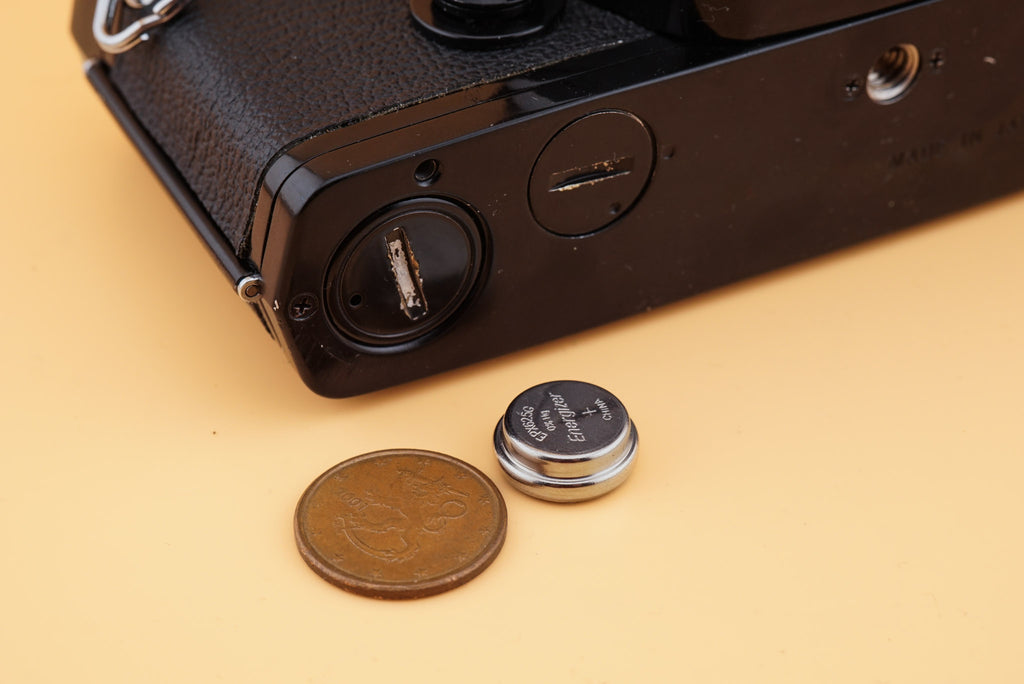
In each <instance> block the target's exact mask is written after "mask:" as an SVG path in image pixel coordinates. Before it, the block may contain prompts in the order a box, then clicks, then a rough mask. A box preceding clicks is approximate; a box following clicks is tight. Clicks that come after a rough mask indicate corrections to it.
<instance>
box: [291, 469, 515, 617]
mask: <svg viewBox="0 0 1024 684" xmlns="http://www.w3.org/2000/svg"><path fill="white" fill-rule="evenodd" d="M507 524H508V513H507V510H506V508H505V500H504V499H503V498H502V496H501V493H500V492H499V491H498V488H497V487H496V486H495V485H494V483H493V482H491V480H490V479H489V478H488V477H487V476H486V475H484V474H483V473H482V472H480V471H479V470H477V469H476V468H474V467H473V466H471V465H469V464H468V463H463V462H462V461H459V460H457V459H455V458H452V457H451V456H446V455H445V454H439V453H436V452H433V451H420V450H416V449H391V450H386V451H375V452H373V453H369V454H363V455H362V456H356V457H355V458H352V459H349V460H348V461H344V462H342V463H339V464H338V465H336V466H334V467H333V468H331V469H330V470H328V471H327V472H325V473H324V474H323V475H321V476H320V477H318V478H317V479H316V480H315V481H314V482H313V483H312V484H311V485H310V486H309V488H307V489H306V491H305V493H303V495H302V498H300V499H299V504H298V506H297V507H296V509H295V541H296V543H297V544H298V547H299V553H300V554H301V555H302V558H303V560H305V561H306V563H307V564H308V565H309V567H310V568H312V569H313V571H314V572H316V573H317V574H318V575H320V576H321V577H323V578H324V579H325V580H327V581H328V582H330V583H331V584H334V585H336V586H338V587H341V588H342V589H345V590H347V591H351V592H354V593H356V594H361V595H363V596H372V597H374V598H385V599H404V598H422V597H424V596H433V595H434V594H439V593H441V592H444V591H448V590H449V589H454V588H455V587H458V586H461V585H462V584H465V583H466V582H468V581H469V580H471V579H473V578H474V577H476V576H477V575H479V574H480V573H481V572H483V571H484V569H486V568H487V566H489V565H490V564H491V562H492V561H493V560H494V558H495V557H496V556H497V555H498V552H499V551H500V550H501V546H502V544H504V542H505V531H506V528H507Z"/></svg>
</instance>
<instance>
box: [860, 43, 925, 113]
mask: <svg viewBox="0 0 1024 684" xmlns="http://www.w3.org/2000/svg"><path fill="white" fill-rule="evenodd" d="M920 70H921V54H920V53H919V52H918V50H917V48H916V47H915V46H913V45H911V44H909V43H902V44H900V45H896V46H893V47H891V48H889V49H888V50H886V51H885V54H883V55H882V56H881V57H879V58H878V61H876V62H875V65H874V66H873V67H871V71H869V72H868V80H867V94H868V97H870V98H871V100H872V101H873V102H876V103H878V104H892V103H894V102H897V101H898V100H900V99H902V98H903V97H904V96H905V95H906V94H907V93H908V92H909V91H910V89H911V87H913V85H914V83H915V82H916V81H917V75H918V72H919V71H920Z"/></svg>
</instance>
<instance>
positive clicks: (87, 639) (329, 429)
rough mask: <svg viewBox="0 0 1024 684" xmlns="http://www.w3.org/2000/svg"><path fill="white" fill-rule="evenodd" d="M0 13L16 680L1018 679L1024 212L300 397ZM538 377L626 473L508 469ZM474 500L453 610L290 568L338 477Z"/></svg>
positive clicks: (64, 42) (179, 235) (0, 530)
mask: <svg viewBox="0 0 1024 684" xmlns="http://www.w3.org/2000/svg"><path fill="white" fill-rule="evenodd" d="M68 14H69V10H68V8H67V7H65V6H64V3H43V2H35V3H33V2H16V3H13V2H8V3H4V6H3V9H2V10H0V17H2V19H3V21H2V22H0V32H2V36H0V38H2V39H0V50H2V54H3V64H4V65H5V66H4V76H3V77H2V78H3V84H4V87H3V92H4V105H3V107H2V108H0V123H2V126H0V131H2V133H0V135H2V136H3V145H2V149H3V151H4V163H3V164H2V166H0V174H2V176H0V188H2V190H0V191H2V193H3V218H2V221H3V236H4V242H3V245H4V246H3V249H2V250H0V291H2V292H3V297H2V298H0V321H2V323H0V325H2V326H3V335H2V341H0V378H2V382H3V391H2V399H0V402H2V404H0V445H2V446H0V454H2V455H0V463H2V477H0V554H2V555H0V615H2V618H0V681H3V682H12V683H14V682H17V683H19V684H21V683H26V682H68V681H75V682H214V681H228V682H276V683H281V682H339V681H448V682H450V681H497V682H524V681H571V682H637V681H690V682H862V683H871V684H876V683H883V682H887V683H888V682H891V683H896V682H922V683H925V682H928V683H935V682H965V683H966V682H971V683H974V682H1020V681H1024V652H1022V641H1024V639H1022V635H1024V627H1022V617H1021V616H1022V609H1024V588H1022V582H1021V577H1022V576H1024V552H1022V549H1021V536H1022V535H1021V529H1022V520H1024V499H1022V497H1021V490H1022V486H1024V461H1022V457H1024V431H1022V420H1021V418H1022V407H1021V387H1022V386H1024V362H1022V353H1021V352H1022V344H1024V287H1022V278H1021V273H1022V263H1024V256H1022V255H1024V227H1022V222H1024V196H1017V197H1015V198H1010V199H1006V200H1003V201H1000V202H997V203H995V204H992V205H989V206H986V207H983V208H979V209H977V210H973V211H970V212H967V213H964V214H961V215H959V216H955V217H951V218H950V219H948V220H944V221H941V222H937V223H933V224H930V225H927V226H922V227H920V228H917V229H914V230H912V231H909V232H905V233H903V234H900V235H898V236H895V237H892V238H888V239H884V240H881V241H878V242H875V243H872V244H870V245H868V246H866V247H862V248H857V249H853V250H849V251H846V252H843V253H841V254H839V255H835V256H832V257H827V258H823V259H819V260H817V261H814V262H812V263H810V264H807V265H804V266H800V267H797V268H791V269H788V270H785V271H783V272H780V273H777V274H774V275H772V276H769V277H764V278H760V279H757V280H754V281H751V282H747V283H743V284H741V285H738V286H734V287H731V288H728V289H726V290H723V291H719V292H716V293H714V294H711V295H707V296H702V297H699V298H697V299H694V300H691V301H688V302H684V303H681V304H678V305H674V306H671V307H668V308H666V309H662V310H659V311H656V312H654V313H651V314H649V315H645V316H642V317H639V318H635V319H633V320H629V321H625V322H622V323H619V324H616V325H612V326H609V327H606V328H603V329H601V330H597V331H593V332H589V333H585V334H581V335H577V336H575V337H572V338H570V339H567V340H564V341H561V342H558V343H555V344H549V345H546V346H543V347H541V348H537V349H533V350H530V351H526V352H522V353H519V354H516V355H513V356H510V357H507V358H503V359H500V360H496V361H493V362H489V363H484V364H480V365H477V366H474V367H472V368H468V369H465V370H462V371H458V372H454V373H449V374H446V375H444V376H441V377H438V378H434V379H430V380H426V381H422V382H417V383H413V384H410V385H407V386H403V387H400V388H397V389H393V390H388V391H384V392H380V393H377V394H374V395H371V396H367V397H363V398H358V399H353V400H345V401H330V400H326V399H321V398H318V397H316V396H314V395H312V394H311V393H310V392H308V391H307V390H306V389H305V388H304V387H303V386H302V384H301V383H300V381H299V380H298V378H297V377H296V376H295V375H294V374H293V372H292V370H291V369H290V367H289V366H288V365H287V363H286V362H285V360H284V357H283V355H282V354H281V353H280V351H279V350H278V349H277V348H276V347H275V345H274V343H273V342H272V341H271V340H270V339H269V338H268V337H266V335H264V334H263V332H262V330H261V329H260V326H259V324H258V322H257V321H256V319H255V318H254V317H252V315H251V314H250V313H249V312H248V311H247V310H246V309H245V307H243V306H242V305H241V304H240V303H239V302H238V301H237V299H236V298H235V296H234V294H233V293H232V292H231V291H230V289H229V288H228V287H227V286H226V283H225V281H224V280H223V278H222V276H221V275H220V274H219V273H218V272H217V270H216V268H215V267H214V265H213V263H212V261H211V260H210V259H209V258H208V257H207V256H206V254H205V252H204V250H203V248H202V247H201V246H200V244H199V242H198V241H197V240H196V238H195V237H193V235H192V234H191V233H190V230H189V229H188V228H187V226H186V224H185V222H184V220H183V219H182V218H181V216H180V215H179V214H178V212H177V210H176V209H175V207H174V206H173V205H172V204H171V202H170V200H169V199H168V198H167V197H166V196H165V194H164V192H163V191H162V190H161V188H160V187H159V186H158V185H157V183H156V181H155V180H154V179H153V177H152V176H151V174H150V173H149V172H148V171H147V169H146V168H145V166H144V165H143V163H142V162H141V161H140V159H139V157H138V156H137V155H136V153H135V152H134V150H133V149H132V148H131V147H130V146H129V144H128V143H127V142H126V140H125V139H124V138H123V137H122V135H121V133H120V131H119V130H118V129H117V127H116V125H115V124H114V122H113V120H112V119H111V118H110V117H109V116H108V114H107V113H106V111H105V110H104V108H103V107H102V106H101V104H100V103H99V101H98V98H96V97H95V96H94V95H93V94H92V92H91V90H90V89H89V88H88V86H87V85H86V83H85V81H84V79H83V78H82V77H81V74H80V72H79V69H78V67H77V63H78V57H77V54H76V52H75V50H74V49H73V47H72V46H71V43H70V39H69V38H68V35H67V30H66V24H67V17H68ZM553 377H575V378H580V379H586V380H590V381H592V382H595V383H598V384H601V385H604V386H606V387H607V388H609V389H611V390H613V391H614V392H616V393H617V394H618V395H619V396H620V397H621V398H622V399H623V400H624V401H625V402H626V403H627V405H628V406H629V407H630V409H631V411H632V413H633V416H634V418H635V420H636V422H637V424H638V426H639V430H640V435H641V449H642V451H641V455H640V460H639V462H638V466H637V470H636V472H635V474H634V476H633V478H632V479H631V480H630V481H629V482H628V483H627V484H626V485H625V486H624V487H623V488H622V489H620V490H618V491H617V492H615V493H614V494H612V495H610V496H609V497H607V498H605V499H602V500H598V501H596V502H593V503H589V504H583V505H578V506H558V505H554V504H548V503H543V502H540V501H535V500H532V499H529V498H527V497H525V496H523V495H521V494H519V493H517V492H515V491H514V490H512V489H511V487H509V486H507V485H506V484H505V483H504V482H503V481H502V480H501V479H500V477H499V475H500V473H499V470H498V467H497V465H496V463H495V461H494V459H493V456H492V454H491V451H490V444H489V443H490V435H491V430H492V429H493V426H494V423H495V421H496V420H497V419H498V416H499V415H500V413H501V412H502V410H503V409H504V407H505V405H506V404H507V403H508V401H509V400H510V399H511V398H512V397H513V396H514V395H515V394H516V393H518V392H519V391H520V390H521V389H523V388H525V387H527V386H528V385H530V384H532V383H534V382H539V381H543V380H547V379H551V378H553ZM395 446H412V447H420V448H426V449H433V450H438V451H443V452H446V453H449V454H452V455H454V456H457V457H459V458H461V459H464V460H466V461H469V462H471V463H473V464H475V465H477V466H478V467H480V468H481V469H482V470H484V471H485V472H487V473H488V474H490V475H491V476H492V477H493V478H495V480H496V481H497V482H498V483H499V485H500V486H501V487H502V490H503V491H504V493H505V495H506V498H507V502H508V508H509V515H510V526H509V535H508V542H507V544H506V547H505V549H504V551H503V552H502V554H501V555H500V556H499V558H498V560H497V561H496V563H495V564H494V565H493V566H492V567H491V568H490V569H489V570H488V571H487V572H485V573H484V574H483V575H481V576H480V577H479V578H477V579H476V580H474V581H473V582H471V583H470V584H468V585H466V586H465V587H463V588H461V589H459V590H457V591H454V592H451V593H449V594H445V595H442V596H438V597H435V598H431V599H426V600H423V601H418V602H406V603H387V602H380V601H373V600H369V599H364V598H359V597H356V596H352V595H349V594H347V593H344V592H342V591H339V590H337V589H335V588H333V587H331V586H330V585H328V584H326V583H325V582H323V581H322V580H320V579H319V578H318V577H317V576H315V575H314V574H313V573H312V572H311V571H309V570H308V569H307V568H306V566H305V565H304V564H303V562H302V560H301V559H300V558H299V556H298V554H297V553H296V551H295V546H294V543H293V540H292V531H291V516H292V510H293V507H294V505H295V502H296V501H297V499H298V497H299V495H300V493H301V492H302V490H303V489H304V488H305V486H306V485H307V484H308V483H309V482H310V481H312V479H313V478H315V477H316V476H317V475H318V474H320V473H321V472H322V471H323V470H325V469H326V468H328V467H329V466H331V465H333V464H334V463H336V462H338V461H341V460H343V459H345V458H348V457H350V456H353V455H356V454H359V453H362V452H365V451H370V450H375V449H380V448H386V447H395Z"/></svg>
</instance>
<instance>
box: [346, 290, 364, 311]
mask: <svg viewBox="0 0 1024 684" xmlns="http://www.w3.org/2000/svg"><path fill="white" fill-rule="evenodd" d="M348 305H349V306H350V307H352V308H353V309H358V308H359V307H361V306H362V305H363V295H361V294H359V293H358V292H357V293H356V294H354V295H352V296H351V297H349V298H348Z"/></svg>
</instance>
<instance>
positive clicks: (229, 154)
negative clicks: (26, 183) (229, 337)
mask: <svg viewBox="0 0 1024 684" xmlns="http://www.w3.org/2000/svg"><path fill="white" fill-rule="evenodd" d="M648 35H649V34H648V33H647V31H646V30H644V29H642V28H640V27H639V26H637V25H635V24H633V23H631V22H629V21H627V20H625V19H623V18H621V17H619V16H617V15H615V14H612V13H609V12H607V11H605V10H601V9H598V8H595V7H592V6H590V5H588V4H586V3H584V2H582V1H581V0H569V2H568V4H567V7H566V13H565V17H564V18H563V20H562V22H561V23H560V24H559V26H558V27H557V28H555V29H554V30H553V31H552V32H550V33H548V34H547V35H545V36H543V37H540V38H538V39H535V40H533V41H530V42H527V43H524V44H521V45H518V46H514V47H510V48H502V49H498V50H492V51H483V52H481V51H466V50H460V49H455V48H451V47H446V46H444V45H441V44H438V43H436V42H435V41H433V40H431V39H429V38H428V37H426V36H425V35H423V34H421V33H420V32H419V31H418V30H417V29H415V28H414V26H413V25H412V20H411V18H410V16H409V9H408V4H407V2H406V1H405V0H259V1H258V2H253V1H252V0H193V2H191V3H190V4H189V5H188V6H187V7H186V8H185V9H184V10H183V11H182V13H181V14H180V15H179V16H178V17H177V18H176V19H175V20H173V21H172V22H171V23H169V24H167V25H165V26H163V27H161V28H160V29H159V30H158V31H157V32H156V33H155V35H154V37H153V39H152V40H151V41H149V42H146V43H143V44H141V45H140V46H138V47H137V48H135V49H134V50H132V51H130V52H128V53H126V54H124V55H121V56H119V57H118V58H117V59H116V61H115V62H114V64H113V66H112V70H111V77H112V80H113V82H114V84H115V85H116V86H117V88H118V89H119V90H120V91H121V93H122V94H123V96H124V98H125V100H126V101H127V102H128V104H129V105H130V107H131V108H132V110H133V111H134V113H135V115H136V116H137V117H138V119H139V120H140V121H141V122H142V124H143V126H145V128H146V129H147V130H148V131H149V133H150V134H151V135H152V136H153V138H154V139H155V140H156V141H157V142H158V143H159V144H160V145H161V147H163V149H164V151H165V152H166V153H167V155H168V156H169V157H170V159H171V160H172V161H173V162H174V164H175V165H176V166H177V168H178V170H179V171H180V173H181V174H182V176H183V177H184V178H185V180H186V181H187V183H188V184H189V185H190V187H191V188H192V190H193V192H194V193H195V194H196V196H197V197H198V198H199V200H200V201H201V202H202V204H203V205H204V206H205V207H206V209H207V210H208V212H209V214H210V216H211V217H212V218H213V220H214V221H215V222H216V223H217V225H218V226H220V227H221V230H222V231H223V232H224V234H225V236H226V237H227V239H228V240H229V242H230V243H231V244H232V245H233V246H234V248H235V249H236V250H237V251H238V253H239V255H240V256H242V257H247V256H248V254H247V251H248V242H249V234H250V232H251V221H252V215H253V210H254V208H255V202H256V198H257V196H258V192H259V185H260V183H261V182H262V178H263V174H264V172H265V170H266V169H267V168H268V166H269V165H270V163H271V162H272V161H273V160H274V159H275V158H276V157H277V156H278V155H279V154H280V153H281V152H282V151H284V150H287V149H288V148H289V147H290V146H292V145H294V144H296V143H298V142H301V141H303V140H306V139H308V138H310V137H312V136H315V135H317V134H318V133H320V132H323V131H325V130H327V129H332V128H336V127H338V126H340V125H346V124H351V123H353V122H357V121H360V120H364V119H367V118H369V117H373V116H377V115H380V114H382V113H386V112H389V111H393V110H395V109H398V108H401V107H405V106H409V105H412V104H415V103H418V102H422V101H424V100H427V99H431V98H435V97H438V96H441V95H445V94H448V93H451V92H455V91H458V90H461V89H465V88H468V87H472V86H475V85H480V84H484V83H490V82H494V81H498V80H500V79H503V78H507V77H510V76H515V75H521V74H523V73H526V72H528V71H531V70H534V69H537V68H539V67H542V66H545V65H549V64H552V63H556V62H559V61H563V60H566V59H569V58H572V57H577V56H581V55H584V54H588V53H593V52H596V51H599V50H602V49H605V48H608V47H612V46H614V45H618V44H621V43H623V42H628V41H632V40H637V39H640V38H644V37H646V36H648Z"/></svg>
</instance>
